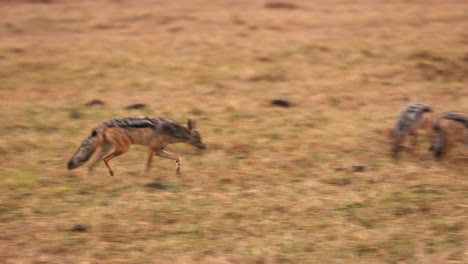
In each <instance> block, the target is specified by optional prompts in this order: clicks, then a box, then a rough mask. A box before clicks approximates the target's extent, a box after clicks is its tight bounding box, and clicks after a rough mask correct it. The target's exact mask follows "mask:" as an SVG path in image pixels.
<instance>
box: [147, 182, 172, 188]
mask: <svg viewBox="0 0 468 264" xmlns="http://www.w3.org/2000/svg"><path fill="white" fill-rule="evenodd" d="M145 187H146V188H151V189H159V190H167V189H169V185H165V184H161V183H158V182H154V183H148V184H145Z"/></svg>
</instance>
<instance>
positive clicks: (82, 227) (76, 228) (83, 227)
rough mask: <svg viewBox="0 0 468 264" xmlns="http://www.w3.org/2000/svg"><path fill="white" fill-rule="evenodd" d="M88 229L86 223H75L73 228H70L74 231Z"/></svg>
mask: <svg viewBox="0 0 468 264" xmlns="http://www.w3.org/2000/svg"><path fill="white" fill-rule="evenodd" d="M87 230H88V229H87V228H86V226H84V225H74V226H73V227H72V228H70V231H72V232H86V231H87Z"/></svg>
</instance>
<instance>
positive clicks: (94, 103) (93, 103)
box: [84, 99, 105, 106]
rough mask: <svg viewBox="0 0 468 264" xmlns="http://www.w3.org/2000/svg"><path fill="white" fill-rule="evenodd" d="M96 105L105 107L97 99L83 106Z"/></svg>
mask: <svg viewBox="0 0 468 264" xmlns="http://www.w3.org/2000/svg"><path fill="white" fill-rule="evenodd" d="M96 105H105V103H104V102H103V101H101V100H99V99H94V100H91V101H89V102H87V103H86V104H84V106H96Z"/></svg>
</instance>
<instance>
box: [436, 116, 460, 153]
mask: <svg viewBox="0 0 468 264" xmlns="http://www.w3.org/2000/svg"><path fill="white" fill-rule="evenodd" d="M458 142H461V143H464V144H465V145H468V117H465V116H464V115H462V114H461V113H457V112H447V113H444V114H442V115H440V116H439V117H438V118H437V120H436V121H435V123H434V136H433V143H432V146H431V150H432V151H434V157H436V158H437V159H441V158H443V157H445V156H446V154H447V152H448V151H449V150H450V149H452V148H453V147H454V146H455V145H456V143H458Z"/></svg>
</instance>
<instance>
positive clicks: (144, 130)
mask: <svg viewBox="0 0 468 264" xmlns="http://www.w3.org/2000/svg"><path fill="white" fill-rule="evenodd" d="M179 142H181V143H187V144H190V145H193V146H195V147H197V148H199V149H205V148H206V147H205V145H204V144H203V143H202V140H201V137H200V134H199V133H198V131H197V130H196V119H188V121H187V126H183V125H181V124H179V123H177V122H175V121H173V120H169V119H165V118H159V117H128V118H116V119H112V120H109V121H107V122H104V123H101V124H99V125H97V126H96V127H95V128H94V129H93V130H92V131H91V135H89V136H88V137H87V138H86V139H85V140H84V141H83V143H81V146H80V147H79V148H78V150H77V151H76V152H75V154H73V156H72V158H71V159H70V161H69V162H68V169H69V170H72V169H75V168H77V167H78V166H80V165H82V164H83V163H85V162H86V161H88V159H89V158H90V157H91V155H92V154H93V153H94V152H95V151H96V149H99V152H98V153H99V154H97V155H96V157H95V159H94V160H93V161H92V162H91V163H90V165H89V168H88V174H91V172H92V170H93V168H94V167H95V166H96V164H97V163H98V162H99V161H100V160H101V159H102V160H103V161H104V164H105V165H106V167H107V168H108V169H109V174H110V175H111V176H114V171H113V170H112V168H111V167H110V165H109V161H110V160H111V159H112V158H114V157H116V156H119V155H121V154H123V153H125V152H127V151H128V149H129V147H130V145H132V144H138V145H143V146H148V153H147V158H146V167H145V175H148V174H149V171H150V166H151V161H152V159H153V154H154V155H156V156H159V157H161V158H166V159H171V160H175V162H176V164H177V167H176V172H177V173H179V172H180V158H179V157H178V156H176V155H174V154H171V153H169V152H167V151H165V150H164V148H165V147H166V146H167V145H168V144H172V143H179ZM112 147H113V148H114V149H113V151H112V152H111V153H110V154H108V155H107V156H106V154H107V153H108V152H109V150H111V148H112Z"/></svg>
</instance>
